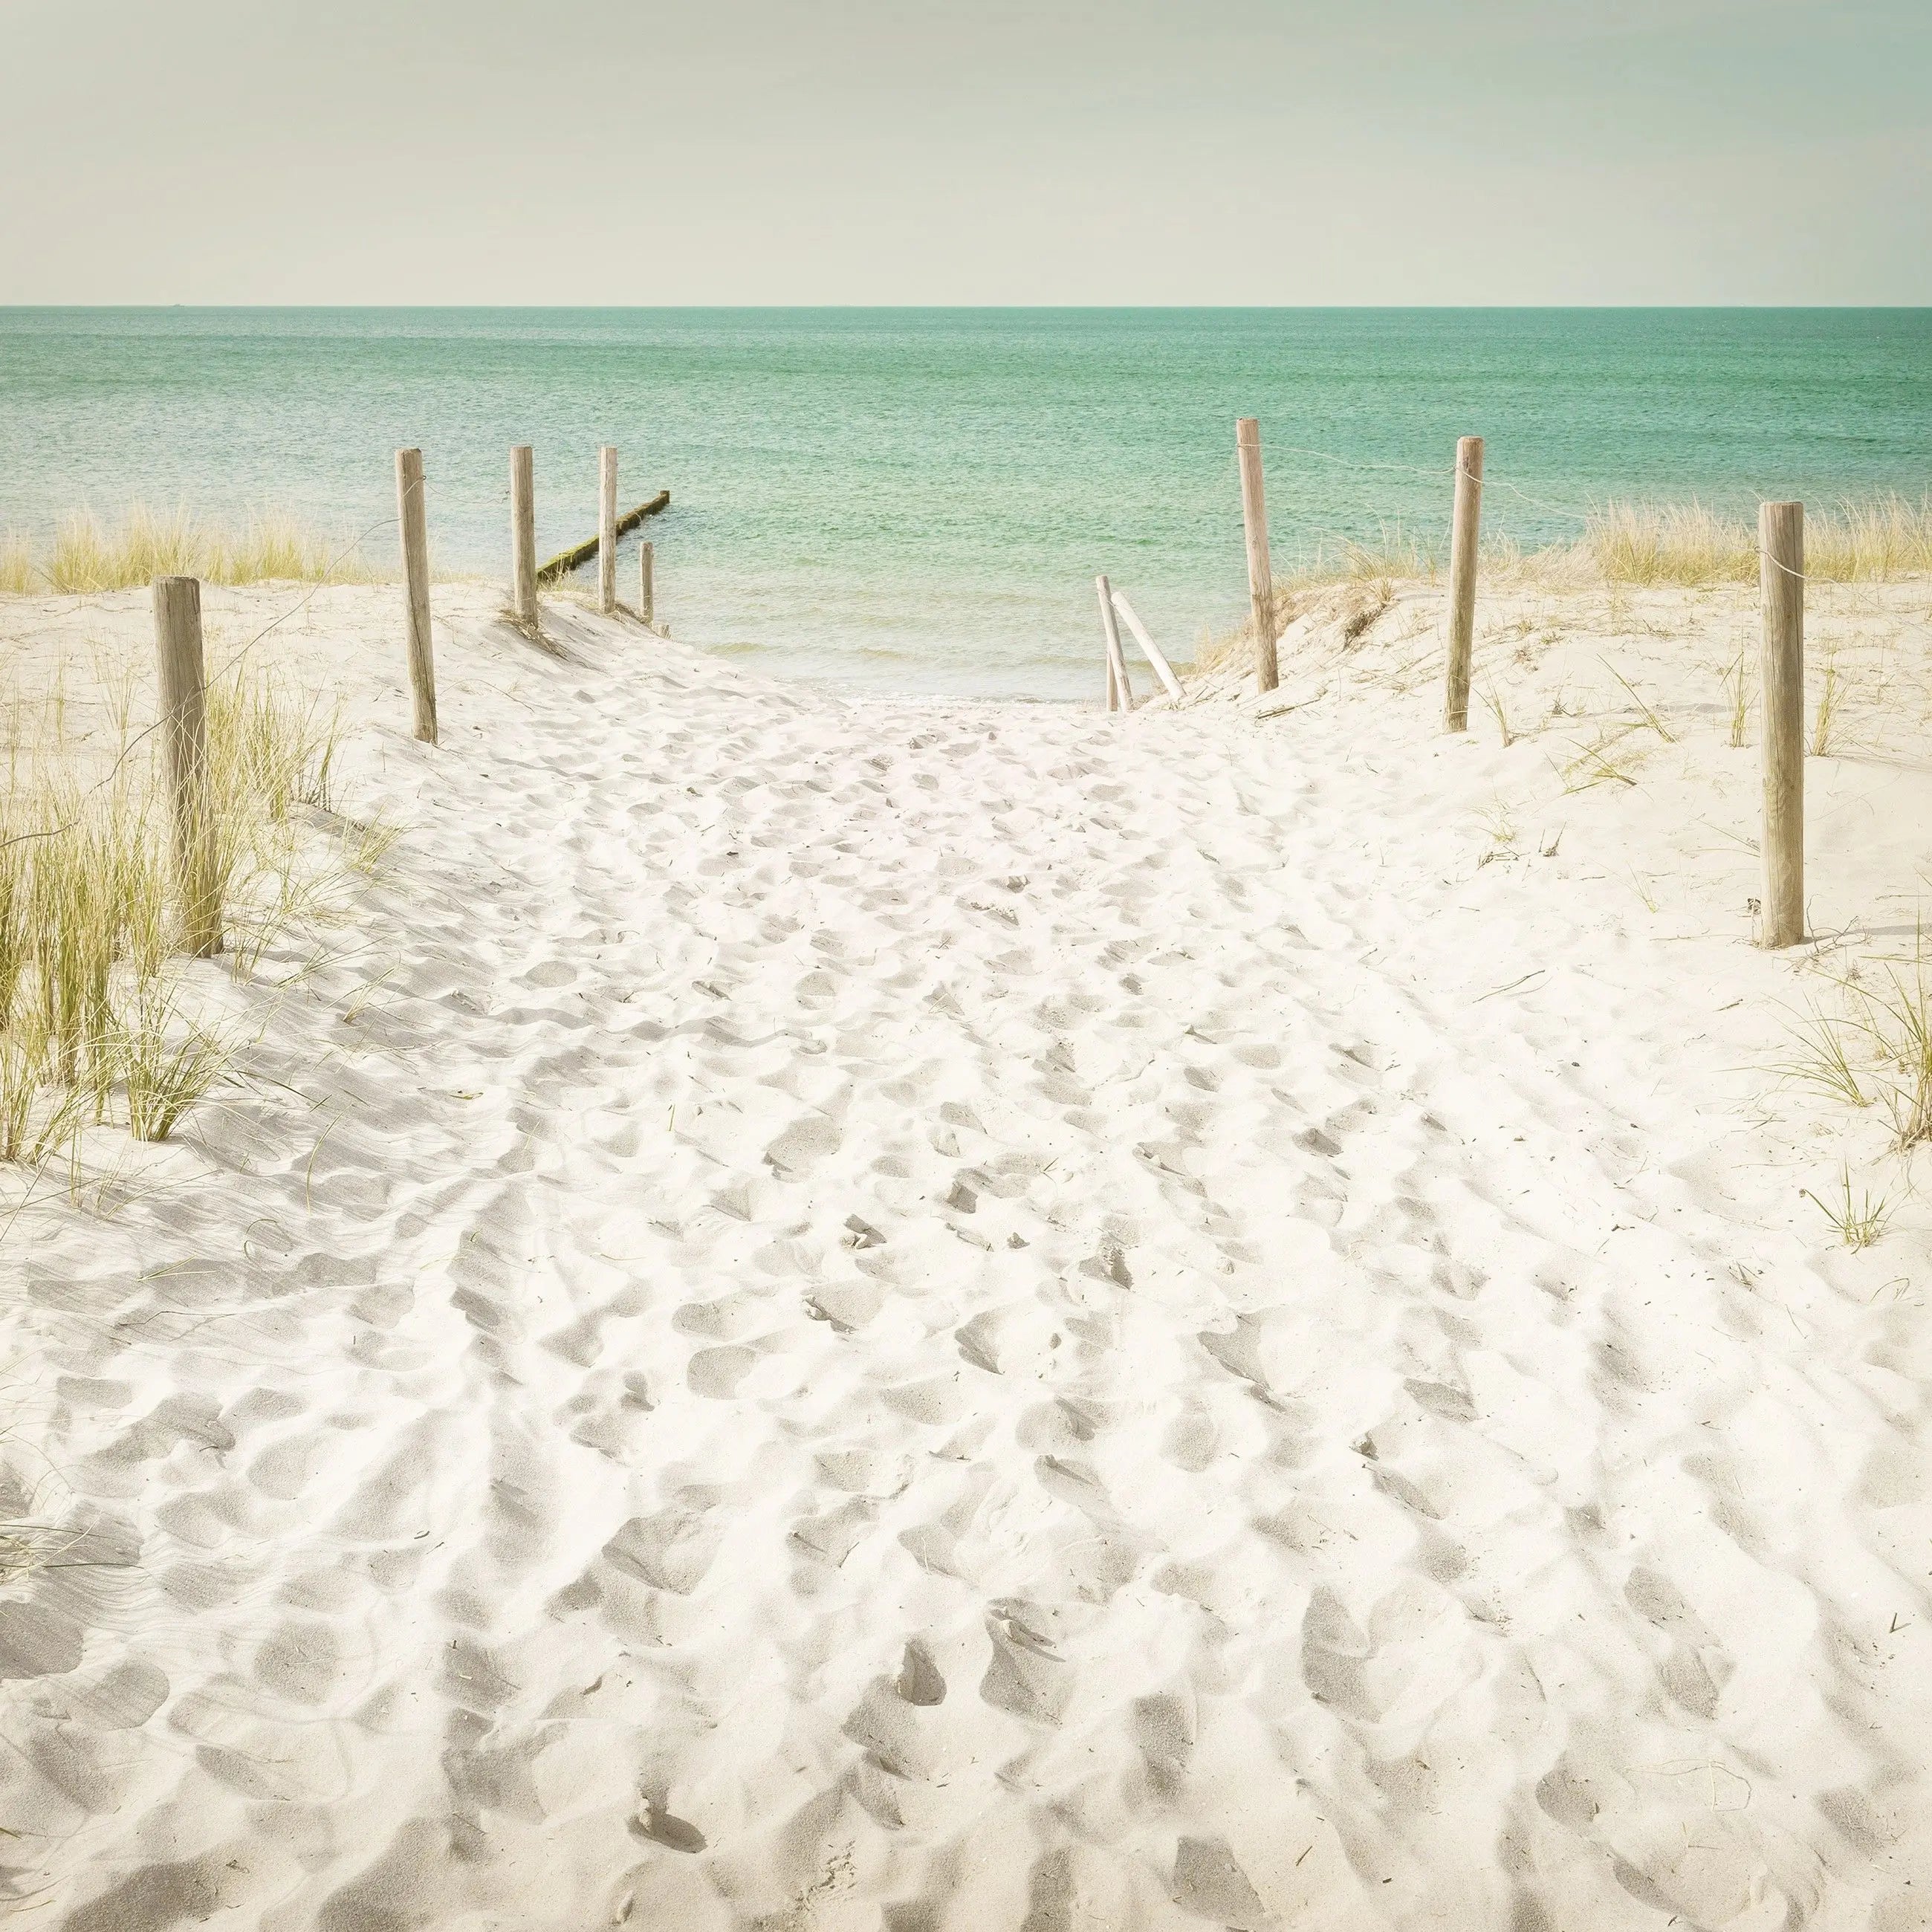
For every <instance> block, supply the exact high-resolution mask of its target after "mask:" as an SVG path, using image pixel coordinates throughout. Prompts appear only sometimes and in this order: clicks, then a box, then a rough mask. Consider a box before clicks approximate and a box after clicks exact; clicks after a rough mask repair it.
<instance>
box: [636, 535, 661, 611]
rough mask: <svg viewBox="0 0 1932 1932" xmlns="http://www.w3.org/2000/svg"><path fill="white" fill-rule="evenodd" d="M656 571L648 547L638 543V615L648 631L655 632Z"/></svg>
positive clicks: (656, 602) (656, 605)
mask: <svg viewBox="0 0 1932 1932" xmlns="http://www.w3.org/2000/svg"><path fill="white" fill-rule="evenodd" d="M656 569H657V565H656V564H655V562H654V560H653V559H652V555H651V547H650V545H649V544H648V543H640V544H638V546H637V615H638V616H640V617H641V618H643V620H644V628H646V630H648V631H655V629H656V628H657V627H658V619H657V610H658V589H657V582H656Z"/></svg>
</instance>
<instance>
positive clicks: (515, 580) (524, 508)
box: [510, 443, 537, 631]
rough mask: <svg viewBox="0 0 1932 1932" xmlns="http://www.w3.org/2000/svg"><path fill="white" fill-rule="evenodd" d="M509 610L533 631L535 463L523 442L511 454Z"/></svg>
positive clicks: (535, 580) (535, 507)
mask: <svg viewBox="0 0 1932 1932" xmlns="http://www.w3.org/2000/svg"><path fill="white" fill-rule="evenodd" d="M510 608H511V611H512V613H514V616H515V617H516V619H517V622H518V623H520V624H521V625H524V626H525V627H526V628H528V629H529V630H532V631H533V630H535V628H536V626H537V487H536V462H535V456H534V455H533V453H532V450H531V449H530V446H529V444H528V443H518V444H517V446H516V447H515V448H514V449H512V450H511V452H510Z"/></svg>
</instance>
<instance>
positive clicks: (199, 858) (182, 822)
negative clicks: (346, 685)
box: [154, 577, 221, 959]
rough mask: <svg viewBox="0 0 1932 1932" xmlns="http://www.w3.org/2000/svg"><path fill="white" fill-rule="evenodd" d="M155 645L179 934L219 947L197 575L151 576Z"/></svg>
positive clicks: (209, 954)
mask: <svg viewBox="0 0 1932 1932" xmlns="http://www.w3.org/2000/svg"><path fill="white" fill-rule="evenodd" d="M154 652H155V655H156V657H157V659H158V661H159V664H160V685H161V733H162V742H163V747H164V748H165V751H166V759H167V766H168V777H169V790H170V791H171V792H172V796H173V805H174V828H175V876H176V877H177V879H178V881H179V883H180V891H181V926H182V929H183V936H184V938H185V940H186V941H187V947H188V950H189V951H190V952H191V953H193V954H194V956H196V958H197V959H212V958H213V957H214V956H215V954H216V953H219V952H220V950H221V892H220V881H219V880H218V879H217V876H216V868H215V863H214V823H213V821H212V820H211V818H210V817H209V815H208V680H207V667H206V664H205V660H204V659H203V658H202V648H201V582H200V580H199V578H198V577H156V578H155V579H154Z"/></svg>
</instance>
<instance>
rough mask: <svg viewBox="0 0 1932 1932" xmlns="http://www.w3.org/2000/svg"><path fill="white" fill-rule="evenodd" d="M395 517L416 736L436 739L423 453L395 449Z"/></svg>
mask: <svg viewBox="0 0 1932 1932" xmlns="http://www.w3.org/2000/svg"><path fill="white" fill-rule="evenodd" d="M396 520H397V521H398V523H401V526H402V532H403V582H404V606H405V609H406V610H407V615H408V620H409V628H410V690H411V691H412V692H413V694H414V695H415V698H416V736H418V737H419V738H420V739H422V742H424V743H425V745H434V743H435V742H436V658H435V656H434V653H433V652H432V650H431V646H430V635H429V517H428V513H427V511H425V508H424V506H423V466H422V451H421V450H419V449H399V450H398V451H397V452H396Z"/></svg>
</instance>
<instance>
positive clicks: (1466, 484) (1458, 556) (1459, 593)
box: [1442, 436, 1483, 731]
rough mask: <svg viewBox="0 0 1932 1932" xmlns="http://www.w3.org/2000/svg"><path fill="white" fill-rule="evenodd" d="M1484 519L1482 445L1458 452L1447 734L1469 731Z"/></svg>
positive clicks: (1469, 441) (1466, 444)
mask: <svg viewBox="0 0 1932 1932" xmlns="http://www.w3.org/2000/svg"><path fill="white" fill-rule="evenodd" d="M1482 518H1483V439H1482V438H1481V437H1479V436H1466V437H1463V440H1461V441H1460V443H1457V446H1456V514H1455V521H1454V523H1453V524H1452V525H1451V529H1450V535H1449V688H1448V693H1447V694H1446V695H1445V697H1444V699H1443V703H1442V728H1443V730H1445V731H1466V730H1469V666H1470V663H1471V661H1472V659H1473V658H1474V656H1475V648H1476V556H1477V553H1478V548H1479V538H1480V536H1481V529H1482Z"/></svg>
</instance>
